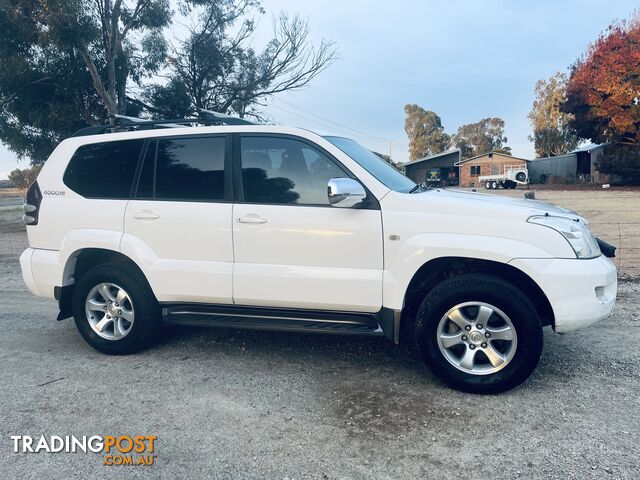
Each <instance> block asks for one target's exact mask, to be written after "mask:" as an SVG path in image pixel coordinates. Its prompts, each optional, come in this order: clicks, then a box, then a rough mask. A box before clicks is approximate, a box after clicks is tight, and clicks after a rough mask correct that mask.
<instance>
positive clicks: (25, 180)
mask: <svg viewBox="0 0 640 480" xmlns="http://www.w3.org/2000/svg"><path fill="white" fill-rule="evenodd" d="M38 173H40V166H39V165H34V166H33V167H30V168H25V169H22V170H21V169H19V168H16V169H15V170H12V171H11V172H10V173H9V181H10V182H11V183H12V184H13V186H14V187H16V188H27V187H28V186H29V185H31V184H32V183H33V182H34V181H35V179H36V177H37V176H38Z"/></svg>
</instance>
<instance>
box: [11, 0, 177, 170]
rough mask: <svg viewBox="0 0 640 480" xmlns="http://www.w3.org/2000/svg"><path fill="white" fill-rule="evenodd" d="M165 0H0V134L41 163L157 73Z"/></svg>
mask: <svg viewBox="0 0 640 480" xmlns="http://www.w3.org/2000/svg"><path fill="white" fill-rule="evenodd" d="M170 19H171V11H170V9H169V3H168V0H137V1H135V2H127V1H124V0H92V1H85V0H0V66H1V67H2V68H0V105H1V106H0V141H2V142H3V143H5V144H7V145H8V147H9V148H10V149H11V150H13V151H14V152H15V153H17V154H18V156H20V157H25V156H26V157H29V158H30V159H31V161H32V162H33V163H41V162H43V161H44V160H45V159H46V157H47V156H48V155H49V153H50V152H51V150H52V149H53V147H54V146H55V145H56V144H57V143H58V142H59V141H60V140H61V139H62V138H63V137H65V136H68V135H69V134H71V133H72V132H73V131H75V130H77V129H78V128H81V127H83V126H86V125H95V124H99V123H102V122H104V121H106V119H107V118H108V115H109V114H115V113H125V112H127V111H128V109H127V98H126V92H127V88H128V86H129V84H130V83H131V82H141V81H142V79H143V78H145V77H148V76H150V75H153V74H155V73H157V72H158V69H159V68H160V67H161V66H162V63H163V59H164V52H165V50H166V48H165V44H164V39H163V37H162V34H161V32H162V28H163V27H164V26H166V25H168V23H169V21H170Z"/></svg>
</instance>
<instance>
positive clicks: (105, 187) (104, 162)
mask: <svg viewBox="0 0 640 480" xmlns="http://www.w3.org/2000/svg"><path fill="white" fill-rule="evenodd" d="M143 145H144V140H122V141H119V142H104V143H93V144H90V145H83V146H81V147H80V148H78V150H76V153H74V154H73V157H71V160H70V161H69V165H68V166H67V169H66V171H65V172H64V176H63V181H64V183H65V185H66V186H67V187H69V188H70V189H71V190H73V191H74V192H76V193H78V194H80V195H82V196H83V197H86V198H108V199H128V198H129V196H130V195H131V185H132V184H133V177H134V175H135V172H136V168H137V166H138V159H139V157H140V152H141V151H142V146H143Z"/></svg>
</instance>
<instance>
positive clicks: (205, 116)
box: [72, 108, 257, 137]
mask: <svg viewBox="0 0 640 480" xmlns="http://www.w3.org/2000/svg"><path fill="white" fill-rule="evenodd" d="M198 113H199V116H198V117H193V118H176V119H162V120H152V119H146V118H138V117H129V116H126V115H111V118H113V125H111V124H109V125H97V126H92V127H85V128H81V129H80V130H78V131H77V132H76V133H74V134H73V135H72V137H83V136H86V135H100V134H103V133H112V132H122V131H132V130H151V129H154V128H179V127H186V126H196V125H205V126H209V125H257V124H256V123H255V122H252V121H250V120H247V119H245V118H240V117H233V116H231V115H225V114H223V113H219V112H213V111H211V110H205V109H203V108H200V109H198Z"/></svg>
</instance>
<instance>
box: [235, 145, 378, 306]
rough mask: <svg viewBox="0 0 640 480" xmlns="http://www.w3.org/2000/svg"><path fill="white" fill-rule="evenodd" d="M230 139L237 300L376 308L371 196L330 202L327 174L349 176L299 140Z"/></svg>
mask: <svg viewBox="0 0 640 480" xmlns="http://www.w3.org/2000/svg"><path fill="white" fill-rule="evenodd" d="M234 141H235V142H236V143H235V146H234V162H235V163H234V167H235V169H236V170H235V171H234V173H235V178H237V179H239V180H240V181H239V182H236V183H235V188H234V190H235V191H236V192H237V203H236V204H235V205H234V210H233V219H234V220H233V237H234V252H235V265H234V277H233V285H234V300H235V303H237V304H242V305H259V306H270V307H286V308H304V309H320V310H343V311H356V312H377V311H378V310H379V309H380V308H381V306H382V269H383V258H382V219H381V214H380V210H379V205H378V203H377V201H376V200H375V199H372V200H373V201H372V202H371V204H370V207H369V208H338V207H332V206H331V205H330V204H329V201H328V196H327V184H328V181H329V179H330V178H340V177H350V176H351V175H350V173H349V172H348V171H346V170H345V168H344V167H343V166H342V165H341V164H340V163H339V162H338V161H337V160H336V159H334V158H333V157H331V156H330V155H329V154H328V153H327V152H325V151H323V150H322V149H320V148H319V147H318V146H316V145H315V144H313V143H311V142H309V141H307V140H305V139H302V138H298V137H287V136H278V135H269V136H268V135H237V136H236V138H235V140H234ZM369 195H371V194H369Z"/></svg>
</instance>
